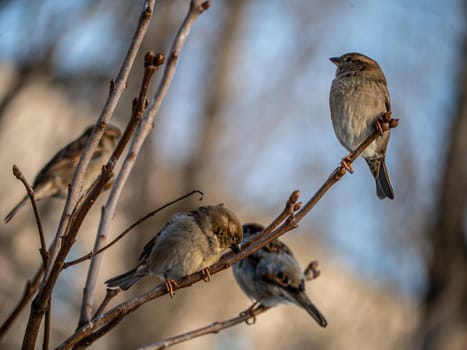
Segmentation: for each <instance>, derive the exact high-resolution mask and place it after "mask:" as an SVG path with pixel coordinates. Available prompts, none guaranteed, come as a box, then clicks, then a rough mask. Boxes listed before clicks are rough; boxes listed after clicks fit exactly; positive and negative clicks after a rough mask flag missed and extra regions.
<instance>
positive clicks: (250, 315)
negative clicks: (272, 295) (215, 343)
mask: <svg viewBox="0 0 467 350" xmlns="http://www.w3.org/2000/svg"><path fill="white" fill-rule="evenodd" d="M267 310H269V308H268V307H266V306H264V305H259V306H258V307H256V308H253V309H252V308H248V309H247V310H245V311H243V312H241V313H240V315H238V316H237V317H233V318H230V319H228V320H224V321H218V322H214V323H211V324H210V325H208V326H205V327H202V328H198V329H195V330H193V331H190V332H187V333H183V334H179V335H176V336H174V337H170V338H167V339H162V340H159V341H157V342H155V343H152V344H150V345H146V346H143V347H141V348H139V350H160V349H166V348H168V347H170V346H172V345H176V344H180V343H183V342H186V341H188V340H191V339H194V338H198V337H201V336H203V335H206V334H215V333H219V332H220V331H221V330H223V329H226V328H230V327H233V326H236V325H237V324H240V323H243V322H246V323H247V324H250V323H248V322H249V320H250V319H253V320H254V319H255V318H256V316H258V315H259V314H262V313H263V312H265V311H267ZM253 323H254V321H253ZM253 323H252V324H253Z"/></svg>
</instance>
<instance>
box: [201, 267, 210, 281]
mask: <svg viewBox="0 0 467 350" xmlns="http://www.w3.org/2000/svg"><path fill="white" fill-rule="evenodd" d="M202 273H203V281H204V282H206V283H208V282H210V281H211V270H209V267H206V268H204V269H203V270H202Z"/></svg>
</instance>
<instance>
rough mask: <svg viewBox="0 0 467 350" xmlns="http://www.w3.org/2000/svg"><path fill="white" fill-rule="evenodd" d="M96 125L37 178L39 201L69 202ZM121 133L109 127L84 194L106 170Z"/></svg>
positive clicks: (88, 172)
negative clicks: (61, 200)
mask: <svg viewBox="0 0 467 350" xmlns="http://www.w3.org/2000/svg"><path fill="white" fill-rule="evenodd" d="M93 129H94V125H91V126H89V127H88V128H86V130H85V131H84V133H83V134H82V135H81V136H80V137H78V138H77V139H76V140H74V141H72V142H71V143H69V144H68V145H66V146H65V147H63V148H62V149H61V150H60V151H58V152H57V153H56V154H55V155H54V156H53V157H52V159H51V160H49V161H48V163H47V164H46V165H45V166H44V167H43V168H42V170H41V171H40V172H39V174H37V176H36V178H35V179H34V183H33V185H32V189H33V191H34V196H35V198H36V200H37V201H39V200H41V199H44V198H49V197H57V198H65V197H66V195H67V191H68V185H69V184H70V183H71V181H72V180H73V174H74V172H75V169H76V167H77V165H78V162H79V159H80V157H81V153H82V152H83V151H84V149H85V148H86V144H87V142H88V140H89V138H90V137H91V134H92V130H93ZM120 135H121V131H120V129H119V128H117V127H116V126H114V125H111V124H107V126H106V128H105V130H104V135H103V136H102V138H101V140H100V142H99V144H98V145H97V147H96V150H95V151H94V154H93V155H92V158H91V161H90V162H89V166H88V168H87V170H86V174H85V175H84V179H83V190H84V191H87V190H88V189H89V188H90V187H91V185H92V184H93V183H94V181H95V180H96V178H97V176H98V175H99V174H100V172H101V168H102V166H103V165H104V164H105V163H106V162H107V161H108V159H109V158H110V156H111V154H112V152H113V149H114V147H115V145H116V143H117V140H118V139H119V138H120ZM27 199H28V196H27V195H26V196H24V198H23V199H22V200H21V201H20V202H19V203H18V204H17V205H16V206H15V207H14V208H13V209H12V210H11V211H10V212H9V213H8V215H7V216H6V217H5V219H4V221H5V223H8V222H9V221H10V220H11V219H12V218H13V217H14V216H15V215H16V214H17V212H18V211H19V210H20V209H21V208H22V207H23V206H24V204H26V202H27Z"/></svg>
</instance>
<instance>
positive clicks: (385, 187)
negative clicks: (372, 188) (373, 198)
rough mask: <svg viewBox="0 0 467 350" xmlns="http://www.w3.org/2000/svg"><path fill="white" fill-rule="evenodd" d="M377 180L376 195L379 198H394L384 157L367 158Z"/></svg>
mask: <svg viewBox="0 0 467 350" xmlns="http://www.w3.org/2000/svg"><path fill="white" fill-rule="evenodd" d="M365 160H366V162H367V164H368V166H369V167H370V170H371V173H372V174H373V176H374V178H375V181H376V195H377V196H378V198H379V199H384V198H389V199H394V190H393V188H392V184H391V179H390V178H389V173H388V169H387V167H386V162H385V160H384V157H383V158H378V159H365Z"/></svg>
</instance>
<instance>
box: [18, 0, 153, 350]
mask: <svg viewBox="0 0 467 350" xmlns="http://www.w3.org/2000/svg"><path fill="white" fill-rule="evenodd" d="M154 5H155V0H146V1H145V4H144V9H143V11H142V13H141V16H140V20H139V23H138V26H137V28H136V31H135V34H134V36H133V39H132V41H131V44H130V48H129V49H128V53H127V55H126V57H125V59H124V62H123V64H122V67H121V69H120V72H119V73H118V76H117V78H116V79H115V81H113V82H112V83H111V86H110V91H109V96H108V98H107V101H106V103H105V106H104V108H103V110H102V113H101V115H100V117H99V119H98V121H97V122H96V127H95V128H94V132H93V135H92V136H91V137H90V140H89V141H88V144H87V147H86V150H85V151H84V152H83V154H82V155H81V159H80V162H79V164H78V166H77V169H76V171H75V175H74V177H73V182H72V185H71V186H70V190H69V192H68V197H67V200H66V203H65V207H64V210H63V214H62V216H61V219H60V224H59V227H58V229H57V234H56V236H55V238H54V241H53V242H52V245H51V249H50V260H49V264H48V266H47V271H46V273H45V280H44V283H42V284H41V287H40V289H39V292H38V294H37V295H36V297H35V299H34V301H33V303H32V305H31V311H30V314H29V319H28V322H27V326H26V330H25V332H24V338H23V344H22V349H23V350H26V349H31V350H32V349H34V347H35V343H36V340H37V335H38V332H39V327H40V323H41V321H42V318H43V317H44V315H45V313H46V311H47V309H48V307H49V303H50V299H51V295H52V291H53V288H54V286H55V283H56V281H57V278H58V276H59V274H60V272H61V271H62V266H63V263H64V260H65V258H66V256H67V255H68V252H69V251H70V249H71V247H72V245H73V244H74V242H75V240H76V235H77V233H78V229H79V225H80V224H81V222H82V220H83V219H84V216H83V215H81V217H79V216H78V217H73V219H74V221H75V222H74V223H75V225H73V224H74V223H73V222H72V220H71V219H72V214H73V213H75V204H76V203H77V201H78V199H79V197H80V192H81V188H82V182H83V176H84V172H85V171H86V168H87V165H88V164H89V161H90V159H91V157H92V155H93V153H94V150H95V149H96V147H97V144H98V143H99V141H100V139H101V138H102V135H103V133H104V129H105V126H106V124H107V122H108V121H109V120H110V119H111V117H112V114H113V112H114V110H115V107H116V106H117V103H118V101H119V99H120V97H121V95H122V94H123V91H124V90H125V88H126V85H127V82H128V77H129V74H130V70H131V68H132V66H133V62H134V60H135V57H136V54H137V52H138V49H139V47H140V46H141V43H142V40H143V38H144V36H145V34H146V31H147V29H148V27H149V23H150V21H151V17H152V14H153V10H154ZM84 215H85V214H84ZM71 229H73V230H74V231H73V232H70V230H71ZM62 243H64V244H65V243H66V246H65V247H62ZM62 248H63V249H62Z"/></svg>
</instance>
